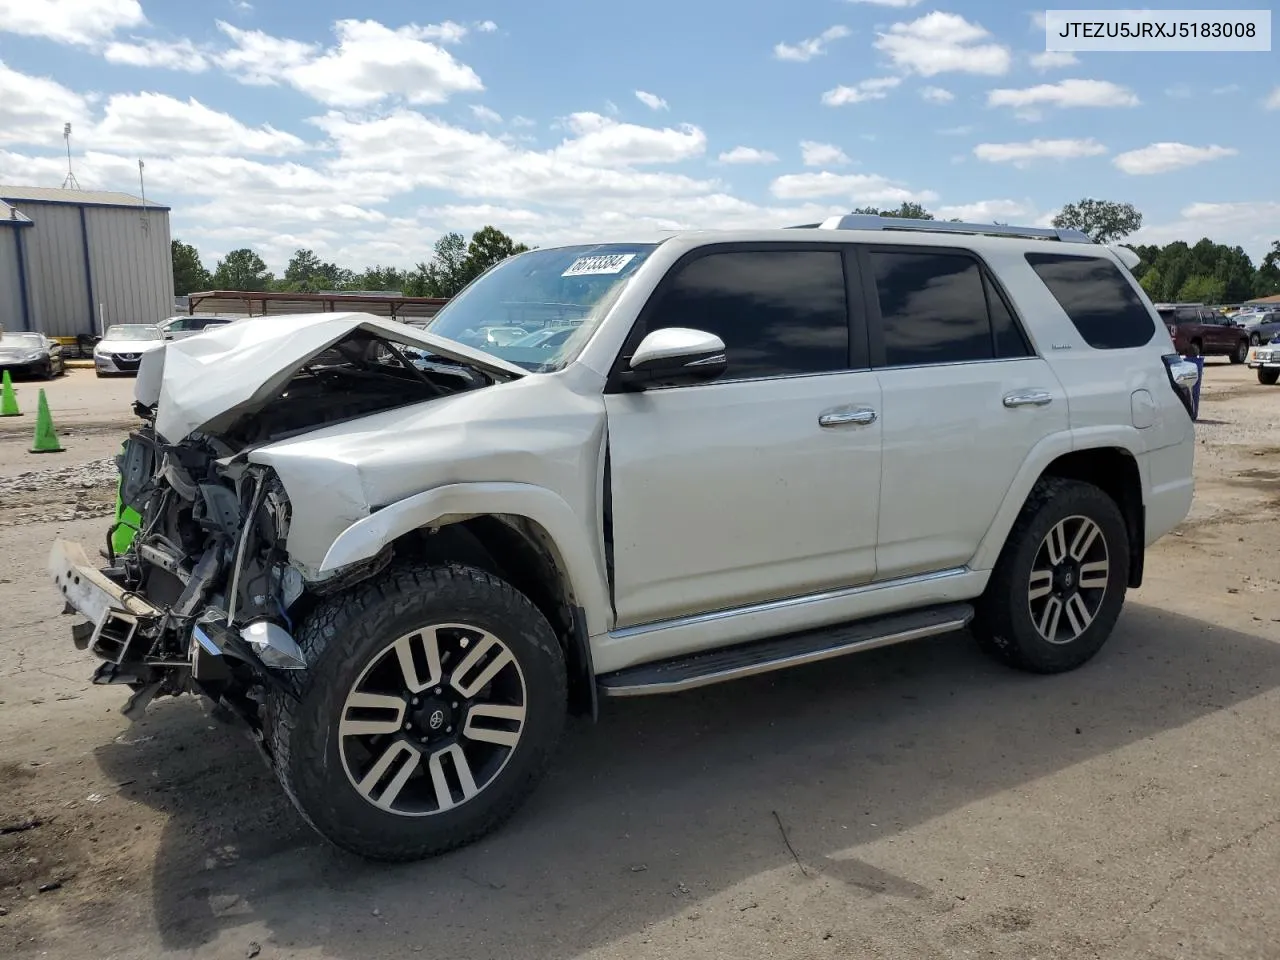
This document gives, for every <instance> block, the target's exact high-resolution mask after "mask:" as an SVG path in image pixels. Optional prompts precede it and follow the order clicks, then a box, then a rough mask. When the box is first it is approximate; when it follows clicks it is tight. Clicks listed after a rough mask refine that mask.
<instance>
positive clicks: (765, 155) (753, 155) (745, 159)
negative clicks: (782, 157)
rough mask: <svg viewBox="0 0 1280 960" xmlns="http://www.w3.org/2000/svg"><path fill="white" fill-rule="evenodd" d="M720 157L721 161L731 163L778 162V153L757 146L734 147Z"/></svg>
mask: <svg viewBox="0 0 1280 960" xmlns="http://www.w3.org/2000/svg"><path fill="white" fill-rule="evenodd" d="M718 159H719V160H720V162H721V163H730V164H752V163H777V162H778V155H777V154H776V153H772V152H771V151H769V150H757V149H756V148H755V147H734V148H733V149H732V150H726V151H725V152H724V153H722V154H720V156H719V158H718Z"/></svg>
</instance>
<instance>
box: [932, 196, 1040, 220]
mask: <svg viewBox="0 0 1280 960" xmlns="http://www.w3.org/2000/svg"><path fill="white" fill-rule="evenodd" d="M934 213H936V214H937V215H938V216H939V217H941V218H942V219H944V220H951V219H953V218H954V219H957V220H963V221H965V222H966V223H996V222H1000V223H1012V222H1013V221H1015V220H1022V221H1025V220H1027V219H1028V218H1030V217H1032V216H1034V214H1035V209H1034V208H1033V207H1032V206H1031V205H1030V204H1028V203H1022V202H1020V201H1018V200H978V201H977V202H975V203H960V204H952V205H950V206H941V207H938V208H937V209H936V210H935V211H934Z"/></svg>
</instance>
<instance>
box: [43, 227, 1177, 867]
mask: <svg viewBox="0 0 1280 960" xmlns="http://www.w3.org/2000/svg"><path fill="white" fill-rule="evenodd" d="M1135 260H1136V257H1135V256H1134V254H1133V253H1132V251H1129V250H1127V249H1124V248H1119V247H1108V246H1101V245H1095V244H1093V243H1091V242H1090V241H1089V239H1088V238H1087V237H1085V236H1084V235H1082V234H1078V233H1075V232H1072V231H1063V230H1041V229H1034V228H1017V227H1003V226H992V225H978V224H961V223H938V222H933V221H929V222H920V221H907V220H882V219H880V218H879V217H874V216H871V217H867V216H842V217H834V218H832V219H831V220H828V221H827V222H824V223H822V224H812V225H808V226H805V227H800V228H789V229H783V230H764V231H751V232H731V233H724V232H718V233H711V232H690V233H677V234H674V235H670V236H666V237H664V238H662V239H660V240H657V241H654V242H629V243H596V244H589V245H580V246H563V247H554V248H548V249H539V250H534V251H531V252H528V253H523V254H520V255H518V256H515V257H512V258H510V259H508V260H505V261H503V262H501V263H499V264H498V265H496V266H494V267H492V268H491V269H490V270H489V271H487V272H486V273H485V274H483V275H482V276H481V277H479V278H478V279H477V280H475V281H474V282H473V283H472V284H471V285H470V286H468V287H467V288H466V289H465V290H464V291H462V292H461V293H460V294H459V295H458V296H457V297H455V298H454V299H453V300H452V301H450V303H449V304H448V305H447V306H445V307H444V309H443V310H441V311H440V313H439V314H438V316H437V317H436V318H434V320H433V321H432V322H431V323H430V325H429V326H428V328H427V329H425V330H419V329H416V328H413V327H410V326H407V325H403V324H399V323H396V322H393V321H387V320H381V319H378V318H375V317H372V316H368V315H364V314H313V315H305V316H292V317H264V318H258V319H254V320H248V321H244V322H241V323H236V324H231V325H228V326H225V327H222V328H220V329H216V330H211V331H209V332H208V333H205V334H202V335H201V336H199V337H192V338H190V339H186V340H178V341H171V342H169V343H167V344H166V345H165V346H164V347H162V348H160V349H157V350H156V351H154V352H151V353H148V354H146V355H145V357H144V359H143V361H142V367H141V371H140V375H139V379H138V384H137V387H136V393H135V397H136V403H135V410H136V412H137V413H138V415H139V417H140V424H139V426H138V428H137V429H136V430H134V431H133V432H132V433H131V434H130V436H129V439H128V441H127V443H126V444H125V447H124V449H123V450H122V452H121V454H120V457H119V464H120V473H121V477H120V501H121V507H122V510H121V513H120V516H121V517H122V518H123V519H121V520H120V521H119V523H129V522H130V519H129V518H133V519H132V526H131V527H129V528H128V529H127V530H125V531H124V532H125V533H127V534H128V536H126V537H123V538H122V537H121V536H120V534H121V532H122V531H121V530H119V529H116V528H114V527H113V529H112V531H111V533H110V534H108V537H107V546H106V548H105V549H104V550H102V553H103V555H104V557H105V559H106V564H105V566H103V565H101V564H98V563H95V562H91V560H90V558H89V555H88V553H87V552H86V550H85V548H83V547H81V546H79V545H77V544H75V543H71V542H67V541H59V542H57V543H56V544H55V545H54V547H53V550H52V554H51V557H50V574H51V576H52V579H53V581H54V583H55V584H56V586H57V589H58V590H59V591H60V593H61V596H62V598H63V599H64V601H65V603H66V607H65V609H66V611H67V612H68V613H73V612H78V613H79V614H81V615H82V617H83V619H82V620H81V621H80V622H79V623H78V624H77V625H76V626H74V627H73V638H74V640H75V642H76V643H77V645H78V646H79V647H81V648H82V649H85V648H87V649H89V650H91V651H92V652H93V653H94V654H96V655H97V656H98V657H99V658H100V659H101V660H102V661H103V662H102V663H101V664H100V666H99V668H98V670H97V673H96V674H95V678H94V679H95V682H98V683H115V684H123V685H126V686H127V687H129V688H130V689H131V691H132V696H131V697H130V700H129V703H128V704H127V705H126V707H125V713H126V714H127V715H128V716H130V717H134V718H136V717H137V716H139V715H140V713H141V712H142V711H143V710H145V709H146V708H147V704H148V703H149V702H150V701H151V700H153V699H154V698H155V697H156V696H159V695H164V696H176V695H179V694H182V693H185V692H193V693H198V694H203V695H205V696H208V697H210V698H212V699H213V700H214V701H217V702H218V703H219V704H220V705H221V707H222V708H223V711H222V712H224V713H228V714H230V715H232V716H235V717H238V718H239V719H241V720H243V722H244V723H245V724H246V725H247V728H248V730H249V731H251V733H252V735H253V737H254V739H255V741H256V742H257V743H258V745H259V746H260V747H261V749H262V751H263V753H264V755H265V757H266V759H267V760H268V762H269V763H270V764H271V766H272V768H273V769H274V770H275V772H276V774H277V775H278V777H279V779H280V782H281V783H282V785H283V787H284V789H285V791H286V792H287V794H288V795H289V797H290V798H291V799H292V800H293V802H294V803H295V804H296V806H297V807H298V809H299V810H300V811H301V812H302V814H303V816H304V817H305V818H306V819H307V820H308V821H309V822H310V823H311V824H312V825H313V826H314V827H315V829H316V830H317V831H319V833H321V834H322V835H323V836H325V837H326V838H328V839H329V840H330V841H332V842H334V843H336V844H338V845H340V846H342V847H345V848H347V849H349V850H352V851H355V852H357V853H359V854H362V855H364V856H367V857H370V858H374V859H386V860H394V859H411V858H417V857H422V856H426V855H429V854H432V853H437V852H440V851H443V850H446V849H449V848H451V847H455V846H458V845H460V844H463V843H466V842H468V841H470V840H473V839H475V838H477V837H479V836H481V835H483V834H485V833H486V832H488V831H490V830H492V829H493V828H494V827H495V826H496V825H498V824H499V823H500V822H501V821H502V820H503V819H504V818H505V817H507V816H508V815H509V814H511V813H512V811H513V810H515V809H516V807H517V806H518V805H519V804H520V803H521V802H522V800H523V799H524V798H525V797H526V796H527V795H528V794H529V792H530V791H531V790H532V789H533V787H534V785H535V783H536V782H537V781H538V779H539V777H540V776H541V775H542V773H543V770H544V768H545V767H546V766H547V764H548V762H549V760H550V758H551V757H552V753H553V749H554V747H555V745H556V742H557V739H558V737H559V736H560V733H561V730H562V727H563V725H564V722H565V717H566V715H567V714H568V713H573V712H577V713H586V714H592V715H594V713H595V711H596V710H597V703H598V698H607V697H624V696H640V695H645V694H659V693H667V692H673V691H681V690H689V689H691V688H694V687H698V686H700V685H703V684H709V683H715V682H718V681H724V680H730V679H733V678H736V677H743V676H748V675H751V674H759V673H762V672H764V671H769V670H774V669H778V668H781V667H788V666H792V665H795V664H804V663H812V662H815V661H820V660H823V659H825V658H829V657H835V656H839V655H843V654H849V653H854V652H857V651H862V650H867V649H870V648H873V647H879V646H883V645H886V644H892V643H899V642H903V641H909V640H912V639H915V638H920V637H926V636H930V635H936V634H950V633H953V632H954V633H955V635H956V637H957V638H959V637H960V636H961V635H962V634H961V633H960V631H962V630H965V629H967V630H968V631H969V633H970V634H971V635H972V636H973V637H975V638H976V639H977V642H978V643H979V644H980V645H981V646H982V647H983V648H985V649H986V650H987V651H989V652H990V653H991V654H993V655H994V656H996V657H998V658H999V659H1001V660H1003V661H1005V662H1006V663H1008V664H1011V665H1012V666H1015V667H1019V668H1022V669H1025V670H1030V671H1036V672H1041V673H1053V672H1056V671H1063V670H1069V669H1071V668H1074V667H1078V666H1080V665H1081V664H1083V663H1084V662H1085V661H1087V660H1088V659H1089V658H1090V657H1092V656H1093V655H1094V654H1095V653H1096V652H1097V650H1098V649H1099V647H1101V646H1102V644H1103V643H1104V642H1105V641H1106V639H1107V637H1108V635H1109V634H1110V633H1111V631H1112V628H1113V627H1114V625H1115V623H1116V618H1117V616H1118V615H1119V613H1120V608H1121V604H1122V603H1123V601H1124V597H1125V592H1126V589H1127V588H1131V587H1137V586H1139V585H1140V584H1141V582H1142V572H1143V555H1144V550H1145V548H1146V547H1147V546H1148V545H1150V544H1151V543H1152V542H1153V541H1154V540H1156V539H1157V538H1159V537H1161V536H1162V535H1164V534H1166V533H1168V532H1169V531H1170V530H1172V529H1173V528H1174V527H1175V526H1176V525H1177V524H1178V523H1179V522H1180V521H1181V520H1182V519H1183V517H1184V516H1185V515H1186V514H1187V511H1188V509H1189V507H1190V504H1191V499H1192V456H1193V450H1194V439H1193V425H1192V421H1191V416H1190V413H1189V409H1190V396H1189V388H1190V387H1191V386H1192V385H1193V384H1194V383H1195V381H1196V377H1197V375H1198V374H1197V369H1196V367H1195V366H1194V365H1193V364H1189V363H1187V362H1185V361H1183V360H1181V359H1180V358H1179V357H1178V356H1177V355H1176V353H1175V351H1174V349H1173V344H1172V343H1171V342H1170V339H1169V334H1168V331H1167V329H1166V328H1165V326H1164V324H1162V323H1160V318H1159V316H1158V315H1157V313H1156V311H1155V310H1154V309H1153V307H1152V305H1151V303H1150V302H1149V301H1148V300H1147V299H1146V297H1145V296H1144V295H1143V293H1142V290H1141V288H1140V287H1139V286H1138V285H1137V284H1136V283H1135V282H1134V280H1133V278H1132V276H1131V275H1130V273H1129V270H1128V269H1127V266H1126V265H1131V264H1132V263H1133V262H1134V261H1135ZM494 325H500V326H512V327H518V328H520V329H521V330H523V331H526V332H527V331H531V330H536V329H539V328H541V327H546V328H554V329H556V330H563V329H565V328H569V327H571V328H572V329H571V331H570V332H569V333H568V334H567V335H565V336H563V337H559V336H557V337H554V338H536V337H530V338H523V339H522V338H517V339H515V340H511V341H509V342H506V343H496V342H492V341H491V339H490V338H488V337H487V336H486V331H487V330H488V329H490V328H491V327H493V326H494ZM117 525H118V524H117ZM121 543H124V544H127V546H124V547H121V546H120V545H121Z"/></svg>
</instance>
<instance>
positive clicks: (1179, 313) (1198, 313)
mask: <svg viewBox="0 0 1280 960" xmlns="http://www.w3.org/2000/svg"><path fill="white" fill-rule="evenodd" d="M1156 310H1157V312H1159V314H1160V319H1161V320H1163V321H1164V323H1165V326H1166V327H1167V328H1168V330H1169V336H1171V337H1172V338H1173V345H1174V346H1175V347H1176V348H1177V350H1178V353H1180V354H1181V355H1183V356H1187V355H1188V354H1189V353H1191V351H1192V348H1195V350H1196V352H1198V353H1200V354H1201V355H1202V356H1206V357H1214V356H1218V357H1229V358H1230V359H1231V362H1232V363H1244V361H1245V359H1246V358H1247V357H1248V356H1249V335H1248V334H1247V333H1245V331H1244V328H1243V327H1242V326H1240V325H1239V323H1238V322H1237V321H1236V320H1233V319H1231V318H1230V317H1226V316H1223V315H1222V314H1221V313H1218V312H1217V311H1216V310H1211V309H1210V308H1209V307H1206V306H1205V305H1204V304H1202V303H1158V304H1156Z"/></svg>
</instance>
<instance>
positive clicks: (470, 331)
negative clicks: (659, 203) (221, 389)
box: [427, 243, 657, 373]
mask: <svg viewBox="0 0 1280 960" xmlns="http://www.w3.org/2000/svg"><path fill="white" fill-rule="evenodd" d="M656 247H657V244H653V243H608V244H588V245H583V246H576V247H554V248H552V249H549V250H532V251H530V252H529V253H522V254H520V255H519V256H515V257H512V258H510V259H509V260H504V261H502V262H501V263H499V264H498V265H497V266H495V267H494V268H493V269H491V270H489V272H487V273H486V274H484V275H483V276H482V277H480V278H479V279H478V280H476V281H475V282H474V283H472V284H471V285H470V286H469V287H467V288H466V289H465V290H463V291H462V292H461V293H460V294H458V295H457V296H456V297H454V298H453V299H452V300H450V301H449V302H448V303H447V304H445V305H444V306H443V307H442V308H441V309H440V312H439V313H437V314H436V315H435V317H433V318H432V320H431V322H430V323H429V324H428V325H427V329H428V330H429V331H430V332H431V333H434V334H436V335H437V336H440V337H445V338H447V339H449V340H454V341H456V342H458V343H464V344H467V345H468V346H472V347H476V348H477V349H480V350H483V351H484V352H485V353H489V354H492V355H493V356H495V357H499V358H501V359H503V360H506V361H507V362H509V363H514V364H517V365H519V366H521V367H524V368H525V369H526V370H533V371H536V372H539V373H546V372H549V371H552V370H559V369H561V368H562V367H564V366H565V365H566V364H567V363H569V362H570V361H571V360H573V358H574V357H576V356H577V355H578V352H579V351H580V350H581V349H582V347H583V345H584V344H585V343H586V342H587V340H588V339H590V337H591V334H592V333H593V332H594V331H595V328H596V326H597V325H598V324H599V323H600V321H601V320H602V319H603V318H604V315H605V314H606V313H607V312H608V310H609V308H610V307H611V306H613V304H614V302H615V301H616V300H617V299H618V296H619V295H620V294H621V293H622V290H623V288H624V287H625V286H626V284H627V281H628V280H629V279H631V277H632V276H633V275H634V274H635V272H636V270H638V269H639V267H640V265H641V264H642V263H644V261H645V260H646V259H647V258H648V257H649V254H651V253H652V252H653V251H654V249H655V248H656ZM566 327H570V328H571V329H570V330H568V331H567V332H566V333H565V335H564V336H563V337H556V338H552V339H551V340H550V342H548V339H547V338H539V339H537V340H534V339H532V335H533V334H535V333H540V332H542V331H544V330H546V329H549V328H550V329H554V330H556V331H557V332H560V331H564V330H565V328H566Z"/></svg>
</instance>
